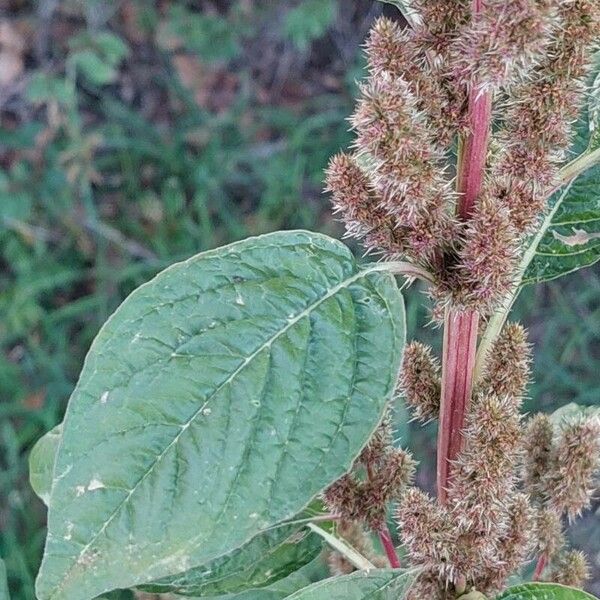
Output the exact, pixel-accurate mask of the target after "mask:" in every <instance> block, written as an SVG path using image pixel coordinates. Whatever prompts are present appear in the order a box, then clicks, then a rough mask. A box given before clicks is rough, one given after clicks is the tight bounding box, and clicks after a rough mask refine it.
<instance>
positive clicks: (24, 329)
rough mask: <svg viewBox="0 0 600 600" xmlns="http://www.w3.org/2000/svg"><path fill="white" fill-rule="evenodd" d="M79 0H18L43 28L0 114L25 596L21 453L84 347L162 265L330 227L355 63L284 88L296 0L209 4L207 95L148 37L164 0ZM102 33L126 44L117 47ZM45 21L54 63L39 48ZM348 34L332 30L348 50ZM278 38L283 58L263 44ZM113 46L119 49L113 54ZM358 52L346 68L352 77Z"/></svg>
mask: <svg viewBox="0 0 600 600" xmlns="http://www.w3.org/2000/svg"><path fill="white" fill-rule="evenodd" d="M84 4H85V3H84V2H81V3H79V2H77V3H72V2H69V3H59V5H60V6H59V7H58V9H57V12H56V13H55V15H54V19H53V23H54V26H53V27H51V28H48V27H47V26H46V25H45V24H44V23H42V22H41V21H39V20H38V19H39V17H38V16H37V13H36V12H35V10H34V7H33V4H32V3H18V6H19V9H18V11H17V12H16V13H15V15H14V18H15V21H19V20H20V19H22V18H24V19H25V22H26V23H27V26H26V29H29V27H30V24H32V25H33V26H34V27H35V29H36V31H37V32H39V33H40V36H39V40H38V38H37V37H36V38H35V47H36V51H35V52H34V51H32V52H31V53H29V54H28V56H27V65H26V69H27V71H26V74H25V76H24V78H23V81H22V83H19V84H18V86H17V87H16V88H15V93H14V95H12V94H11V100H10V106H9V105H6V107H7V109H8V113H6V114H10V115H12V112H11V111H12V108H10V107H11V106H17V107H18V110H17V111H16V113H15V114H14V119H13V116H9V117H8V118H7V119H4V120H3V125H2V127H0V136H1V137H2V147H3V151H2V157H3V161H2V166H1V168H0V260H1V261H2V267H3V268H2V269H0V346H1V348H2V352H1V353H0V495H1V497H0V504H1V505H2V506H6V507H8V510H7V511H6V513H4V514H3V518H4V520H3V525H2V531H1V532H0V555H2V556H3V557H4V558H5V560H6V566H7V569H8V573H9V580H10V586H11V594H12V596H13V600H35V594H34V591H33V584H34V577H35V573H36V572H37V570H38V567H39V561H40V557H41V554H42V551H43V543H44V539H45V522H46V514H45V510H44V508H43V506H42V503H41V502H38V501H37V499H36V498H35V497H34V494H33V491H32V490H31V488H30V486H29V484H28V483H27V471H28V467H27V463H28V457H29V454H30V451H31V449H32V447H33V445H34V444H35V442H36V441H37V440H38V439H39V438H40V436H41V435H42V434H44V433H46V432H47V431H49V430H51V429H52V428H53V427H54V426H55V425H56V424H57V423H58V422H60V421H61V420H62V417H63V413H64V408H65V404H66V400H67V398H68V397H69V395H70V394H71V392H72V390H73V387H74V385H75V383H76V381H77V377H78V374H79V371H80V369H81V365H82V362H83V358H84V356H85V353H86V351H87V349H88V348H89V345H90V343H91V342H92V340H93V339H94V336H95V335H96V334H97V332H98V329H99V328H100V326H101V325H102V323H103V322H104V321H105V320H106V319H107V318H108V317H109V316H110V314H111V313H112V312H113V311H114V310H115V308H116V307H117V306H118V305H119V304H120V302H121V301H122V300H123V298H125V297H126V296H127V295H128V294H129V293H130V292H131V291H132V290H133V289H134V288H136V287H137V286H138V285H140V284H141V283H143V282H144V281H146V280H147V279H149V278H150V277H152V276H153V275H154V274H156V273H157V272H158V271H159V270H161V269H162V268H164V267H166V266H167V265H169V264H171V263H173V262H175V261H179V260H183V259H185V258H187V257H189V256H191V255H193V254H196V253H197V252H200V251H202V250H205V249H208V248H213V247H216V246H219V245H222V244H225V243H228V242H230V241H233V240H237V239H241V238H243V237H247V236H250V235H257V234H261V233H264V232H266V231H273V230H277V229H295V228H312V229H314V228H318V229H319V230H320V231H324V232H329V233H331V234H333V235H335V236H338V233H337V231H338V230H337V228H336V225H335V224H334V223H333V222H332V220H331V219H330V218H329V217H328V216H327V217H326V216H325V213H326V212H327V210H328V203H327V200H326V199H325V198H324V197H323V196H322V174H323V169H324V167H325V166H326V164H327V161H328V159H329V157H330V156H331V155H332V154H334V153H335V152H336V151H338V149H339V148H341V147H343V146H345V145H346V144H347V143H348V133H347V123H346V122H345V120H344V119H345V117H346V115H347V114H349V112H350V105H351V93H350V91H349V90H350V89H351V87H352V85H353V81H354V79H355V76H354V75H351V76H345V74H344V73H340V74H339V75H340V86H341V87H340V88H339V90H333V91H332V90H331V89H329V88H327V87H325V86H322V85H317V86H316V87H315V86H311V87H310V89H309V88H308V87H306V86H304V85H298V87H297V88H296V89H297V90H298V91H299V93H300V95H299V96H294V97H290V95H289V93H288V92H287V91H286V90H285V89H284V90H283V92H282V91H281V89H282V87H283V88H285V87H286V86H287V84H286V81H292V82H294V85H296V82H302V81H304V80H305V79H306V80H308V78H309V73H308V72H307V70H308V69H311V68H312V67H311V66H310V65H306V63H305V61H303V60H302V57H301V55H300V53H299V52H297V51H296V50H295V48H294V45H293V44H291V43H285V42H286V41H287V40H286V39H285V38H284V33H283V31H282V29H283V28H282V21H283V20H284V18H285V15H286V14H287V13H288V12H289V10H291V6H290V7H288V6H287V5H286V6H283V5H282V4H281V3H268V2H265V3H263V4H262V5H261V6H260V7H258V5H257V7H256V9H255V8H253V9H251V10H250V11H248V10H247V6H248V3H246V2H240V1H238V0H233V2H231V3H227V5H228V6H230V9H229V10H228V11H225V10H224V11H222V12H220V13H219V15H218V16H219V19H221V21H222V22H223V23H225V24H226V25H227V31H225V27H224V26H221V31H222V32H223V36H224V37H223V40H224V41H223V43H220V42H219V44H216V38H215V37H211V42H210V47H209V48H208V49H207V52H208V56H209V57H211V53H212V56H214V62H213V61H212V57H211V60H210V61H207V59H206V58H204V57H203V56H198V58H199V59H201V61H202V65H203V66H202V75H203V76H204V75H206V79H202V86H203V88H202V89H203V90H207V91H206V93H207V96H208V99H209V101H210V102H208V103H206V104H205V103H202V102H199V101H198V99H197V98H195V96H194V90H193V89H192V88H190V87H189V86H188V85H186V84H184V83H182V79H181V77H180V75H179V73H178V70H177V65H176V61H175V59H176V58H177V53H175V52H171V51H170V50H168V49H166V50H165V49H164V48H163V47H162V46H161V44H160V41H161V40H160V39H159V38H160V35H161V32H162V31H163V30H165V31H166V30H168V29H169V27H170V25H169V21H170V19H171V16H170V15H171V13H170V11H167V12H166V14H165V13H159V12H158V11H157V10H156V9H155V8H154V7H153V6H150V5H149V4H148V3H146V2H137V3H136V2H132V3H125V4H128V5H131V4H137V6H138V14H137V16H135V18H134V19H133V20H132V22H133V25H132V28H131V30H130V29H129V26H128V25H127V24H126V22H125V19H124V18H122V14H121V12H118V11H115V10H114V8H115V7H116V4H115V6H114V7H113V6H112V4H111V3H108V4H107V3H100V4H99V6H100V5H101V7H108V8H109V10H108V14H110V13H111V12H113V13H114V16H113V17H111V18H110V20H109V21H108V22H104V21H102V22H99V21H96V22H95V24H94V27H91V26H90V27H89V28H87V26H86V22H85V14H83V10H82V7H83V6H84ZM172 4H175V3H172ZM109 5H110V6H109ZM177 5H178V6H183V5H182V4H180V3H177ZM188 5H189V3H188ZM63 7H64V9H63ZM80 9H81V13H78V12H77V11H79V10H80ZM124 9H125V7H124ZM94 10H95V9H94ZM189 13H190V14H191V15H196V16H198V15H199V14H200V15H202V16H206V13H204V12H200V13H199V12H198V11H197V10H195V11H194V10H192V9H190V10H189ZM11 22H12V21H11ZM192 22H193V23H195V21H194V20H192ZM136 27H137V29H136ZM201 27H205V25H204V24H201ZM265 29H267V30H268V31H269V32H271V33H270V35H269V36H268V37H265V36H264V31H265ZM103 32H110V35H112V36H115V37H117V38H118V39H119V40H120V41H121V43H120V44H119V43H118V42H117V43H116V44H114V48H113V45H112V44H111V42H112V41H114V40H111V39H109V40H108V43H106V40H105V39H104V38H103ZM46 35H48V36H49V44H50V47H51V48H52V56H51V60H49V61H48V62H45V61H43V62H38V57H37V43H38V41H40V42H42V41H43V38H44V37H45V36H46ZM191 35H192V39H194V35H193V33H192V34H191ZM345 35H347V34H345ZM355 35H356V37H355V38H352V37H351V38H344V43H345V44H347V45H348V48H350V49H351V51H352V53H355V55H356V57H358V56H359V54H360V41H361V38H360V35H361V34H360V32H358V31H356V33H355ZM76 36H78V41H77V44H75V42H74V41H73V38H75V37H76ZM79 36H81V37H79ZM96 36H100V41H97V40H96V41H95V39H94V38H95V37H96ZM211 36H213V34H212V33H211ZM196 37H198V36H196ZM228 38H230V39H231V40H233V44H230V43H229V42H228V41H227V40H228ZM183 39H184V48H183V51H185V52H188V53H190V54H191V55H192V57H196V56H197V53H195V52H194V50H190V49H189V48H187V47H186V46H185V36H184V38H183ZM32 43H33V40H32ZM253 45H257V46H258V47H260V50H261V57H263V55H264V57H265V58H268V57H269V56H272V57H274V58H276V59H277V60H280V59H281V60H283V62H282V64H284V65H288V64H289V65H292V66H291V67H290V70H289V71H287V70H286V69H288V67H286V68H284V69H283V70H277V79H276V80H275V79H273V78H272V75H273V69H274V66H273V65H272V64H271V63H269V62H268V60H267V61H266V62H265V64H264V65H263V64H262V63H261V62H260V61H255V58H253V56H254V55H252V56H250V55H249V56H246V55H244V51H245V50H246V49H247V47H250V50H252V48H253ZM233 46H235V47H236V48H237V50H236V52H237V54H235V62H233V63H232V64H229V65H227V72H228V74H229V75H230V76H231V80H232V81H233V82H234V84H235V85H234V86H233V87H232V88H231V92H230V96H226V97H224V98H223V100H222V101H221V100H220V101H219V102H218V103H216V104H215V103H214V102H213V99H214V98H215V97H217V98H219V99H221V97H222V96H221V94H222V86H221V84H220V83H219V82H217V83H216V84H215V85H214V90H212V91H211V90H210V89H209V88H210V80H211V77H214V76H215V73H217V74H218V73H219V69H221V68H222V66H223V63H224V62H225V61H227V60H229V57H231V56H232V55H233V52H232V50H231V49H232V47H233ZM267 46H268V47H267ZM281 47H284V48H285V50H284V55H281V56H280V55H279V54H278V53H279V50H277V51H276V52H274V51H273V50H274V49H279V48H281ZM120 48H128V49H129V50H128V54H127V55H126V56H125V53H124V52H121V55H122V56H123V58H122V59H121V60H120V62H118V58H119V52H120ZM199 49H200V50H201V47H199ZM84 50H89V51H92V52H93V53H94V54H95V55H96V56H97V57H98V58H99V59H100V60H103V61H107V60H112V62H110V63H109V62H106V64H108V65H109V67H110V66H111V65H112V66H111V68H112V70H113V71H114V72H115V73H117V74H118V77H117V79H115V80H114V81H112V82H111V84H110V85H99V84H97V83H94V82H93V81H92V80H91V79H90V78H89V77H88V76H87V75H86V74H84V73H83V72H82V71H81V69H75V68H73V67H74V66H75V65H74V62H73V60H72V59H71V58H70V56H71V55H72V54H73V53H75V52H79V51H84ZM239 51H241V52H242V54H240V53H239ZM115 52H116V53H115ZM178 52H181V50H178ZM329 52H330V53H331V55H332V56H333V55H334V46H333V45H331V46H329V45H327V46H324V47H323V48H322V49H321V53H322V54H323V56H324V57H325V59H326V60H327V61H329V59H328V58H327V55H328V53H329ZM335 52H337V49H336V50H335ZM352 53H351V54H349V56H350V57H351V60H350V61H349V62H348V64H347V65H346V66H347V68H348V69H349V70H350V71H351V72H352V73H354V71H355V70H356V69H358V60H353V59H352V56H353V55H352ZM206 62H208V64H205V63H206ZM257 62H258V63H259V64H258V67H259V68H260V69H262V71H261V72H259V73H257V72H256V69H257ZM325 68H326V69H327V70H330V68H329V67H325ZM305 69H306V71H305ZM305 75H306V78H305ZM92 77H93V73H92ZM336 77H337V75H336ZM282 173H283V174H285V176H284V177H282ZM9 491H10V494H9V493H8V492H9Z"/></svg>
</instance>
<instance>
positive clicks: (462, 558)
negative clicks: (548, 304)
mask: <svg viewBox="0 0 600 600" xmlns="http://www.w3.org/2000/svg"><path fill="white" fill-rule="evenodd" d="M487 358H488V359H487V363H486V368H485V370H484V372H483V373H482V376H481V378H480V381H479V383H478V385H477V387H476V389H475V390H474V392H473V398H472V402H471V408H470V411H469V414H468V419H467V423H466V427H465V430H464V434H463V437H464V447H463V450H462V451H461V453H460V454H459V456H458V459H457V461H456V463H455V466H454V470H453V476H452V478H451V480H450V484H449V487H448V494H447V501H446V503H445V504H443V505H442V504H440V503H439V502H438V501H437V500H436V499H434V498H432V497H430V496H429V495H428V494H427V493H425V492H424V491H422V490H420V489H418V488H416V487H414V486H413V485H412V484H411V482H412V477H413V472H414V466H415V465H414V462H413V460H412V458H411V457H410V455H408V454H407V453H406V452H405V451H403V450H400V449H397V448H395V447H394V444H393V439H392V429H391V421H390V418H389V417H388V418H387V419H385V420H384V422H383V423H382V425H381V426H380V427H379V428H378V429H377V431H376V432H375V434H374V436H373V438H372V439H371V441H370V443H369V444H368V445H367V446H366V448H365V449H364V450H363V452H362V453H361V455H360V456H359V458H358V460H357V461H356V464H355V465H354V468H353V470H352V472H351V473H349V474H348V475H345V476H344V477H342V478H341V479H340V480H338V481H337V482H336V483H335V484H333V485H332V486H331V487H330V488H329V489H328V490H327V491H326V492H325V495H324V498H325V502H326V504H327V506H328V508H329V509H330V510H331V511H333V512H334V513H335V514H337V515H339V516H340V517H341V518H342V523H343V524H344V525H343V528H342V529H344V528H348V527H350V524H353V527H354V528H351V529H350V530H351V531H352V532H354V533H353V535H354V536H355V537H356V535H358V534H357V533H356V532H357V531H360V532H362V534H361V535H364V530H363V529H361V528H362V527H363V526H366V527H367V528H370V529H373V530H374V531H378V530H379V529H380V527H381V525H382V524H383V523H384V521H385V514H386V509H387V507H388V505H389V503H390V502H391V501H395V502H396V505H397V506H396V512H395V517H396V523H397V526H398V536H399V538H400V541H401V542H402V545H403V547H404V548H405V549H406V552H407V554H408V557H409V560H410V564H411V565H418V566H421V567H423V575H422V576H421V577H420V578H419V580H418V581H417V583H416V585H415V587H414V589H413V590H412V591H411V596H410V597H411V599H412V600H417V599H420V600H422V599H423V598H428V599H430V600H448V599H454V598H458V597H459V596H460V595H461V594H463V593H464V592H465V591H470V590H478V591H479V592H483V593H493V592H496V591H498V590H501V589H502V588H503V587H504V586H505V584H506V581H507V579H508V577H509V576H510V575H511V574H513V573H515V572H516V571H518V569H519V568H521V567H522V566H523V565H524V564H525V563H526V562H527V561H529V560H531V559H532V558H535V557H541V560H542V561H543V562H542V566H543V567H544V568H543V570H542V572H543V574H544V576H545V578H546V579H547V580H550V581H555V582H558V583H563V584H567V585H573V586H580V585H582V583H583V582H584V581H585V579H586V577H587V563H586V561H585V557H584V556H583V555H582V554H581V553H580V552H577V551H574V550H570V549H568V548H567V547H566V538H565V536H564V533H563V522H562V520H563V517H564V516H566V517H568V518H569V519H572V518H574V517H575V516H577V515H578V514H579V513H580V512H581V511H582V510H584V509H585V508H587V507H589V504H590V499H591V497H592V492H593V490H594V484H595V479H594V478H595V476H596V475H597V474H598V472H599V470H600V417H597V416H591V417H585V418H584V417H574V418H570V419H567V418H564V419H562V420H560V421H559V422H558V423H554V420H553V418H552V417H550V416H548V415H543V414H538V415H535V416H533V417H531V418H530V419H529V420H528V421H527V422H525V423H523V420H522V417H521V412H520V411H521V405H522V402H523V398H524V397H525V394H526V388H527V384H528V382H529V378H530V362H531V347H530V345H529V343H528V341H527V334H526V331H525V330H524V329H523V327H522V326H521V325H519V324H518V323H507V324H506V325H505V327H504V329H503V331H502V332H501V335H500V336H499V337H498V339H497V340H496V342H495V344H494V345H493V346H492V348H491V350H490V352H489V356H488V357H487ZM439 371H440V367H439V364H438V362H437V360H436V358H435V357H434V356H433V355H432V351H431V349H430V348H429V347H427V346H425V345H423V344H421V343H418V342H413V343H411V344H409V345H408V347H407V349H406V353H405V359H404V363H403V369H402V374H401V377H400V382H399V391H400V392H401V394H402V395H403V396H404V398H405V400H406V401H407V403H408V404H409V406H410V407H411V408H412V410H413V413H414V415H415V417H416V418H417V419H419V420H421V421H429V420H432V419H435V418H436V416H437V413H438V410H439V392H440V375H439ZM359 538H360V536H359ZM353 539H354V538H353ZM354 543H356V544H359V543H360V544H361V547H363V546H364V548H365V552H367V551H368V553H367V554H368V556H371V554H370V552H371V547H369V546H368V545H364V540H363V542H361V541H360V539H358V538H357V539H356V540H355V541H354ZM367 554H365V556H366V555H367ZM330 566H331V568H332V572H334V573H342V572H347V571H348V570H349V569H350V570H351V569H352V566H351V565H349V564H348V563H347V562H345V561H344V560H343V559H342V558H341V557H340V556H339V555H333V556H332V558H331V559H330ZM342 567H345V568H346V571H344V570H343V568H342Z"/></svg>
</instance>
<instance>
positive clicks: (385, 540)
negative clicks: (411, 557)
mask: <svg viewBox="0 0 600 600" xmlns="http://www.w3.org/2000/svg"><path fill="white" fill-rule="evenodd" d="M379 539H380V540H381V545H382V546H383V549H384V550H385V553H386V554H387V557H388V560H389V561H390V567H392V569H399V568H400V559H399V558H398V554H397V552H396V548H395V547H394V542H393V541H392V534H391V533H390V530H389V528H388V526H387V525H384V526H383V528H382V529H381V530H380V531H379Z"/></svg>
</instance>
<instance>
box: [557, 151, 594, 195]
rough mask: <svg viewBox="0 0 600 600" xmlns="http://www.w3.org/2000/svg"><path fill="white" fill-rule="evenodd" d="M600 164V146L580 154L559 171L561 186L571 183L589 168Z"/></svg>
mask: <svg viewBox="0 0 600 600" xmlns="http://www.w3.org/2000/svg"><path fill="white" fill-rule="evenodd" d="M598 164H600V148H596V150H593V151H592V152H584V153H583V154H580V155H579V156H578V157H577V158H575V159H574V160H572V161H571V162H570V163H569V164H567V165H565V166H564V167H563V168H562V169H561V170H560V171H559V172H558V180H559V182H560V184H559V185H560V187H562V186H563V185H565V184H566V183H570V182H571V181H573V179H575V178H576V177H579V175H581V174H582V173H583V172H584V171H587V170H588V169H589V168H591V167H593V166H595V165H598Z"/></svg>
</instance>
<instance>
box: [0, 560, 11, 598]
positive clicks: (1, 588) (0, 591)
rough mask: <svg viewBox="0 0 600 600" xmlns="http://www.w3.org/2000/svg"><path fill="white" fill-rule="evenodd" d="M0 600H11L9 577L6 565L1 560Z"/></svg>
mask: <svg viewBox="0 0 600 600" xmlns="http://www.w3.org/2000/svg"><path fill="white" fill-rule="evenodd" d="M0 600H10V593H9V592H8V577H7V574H6V565H5V564H4V561H3V560H2V559H1V558H0Z"/></svg>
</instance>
